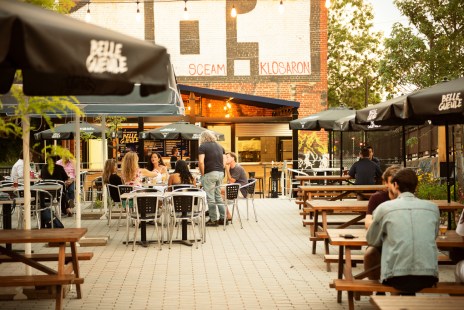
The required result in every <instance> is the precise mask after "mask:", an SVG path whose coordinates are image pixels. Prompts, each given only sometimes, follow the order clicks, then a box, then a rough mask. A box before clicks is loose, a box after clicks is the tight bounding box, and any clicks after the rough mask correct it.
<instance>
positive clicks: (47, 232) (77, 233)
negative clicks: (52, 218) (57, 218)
mask: <svg viewBox="0 0 464 310" xmlns="http://www.w3.org/2000/svg"><path fill="white" fill-rule="evenodd" d="M86 232H87V228H63V229H60V230H59V232H58V231H57V230H54V229H39V230H30V229H17V230H0V244H3V243H4V244H14V243H49V242H51V243H56V244H57V245H58V253H57V254H38V253H34V254H19V253H17V252H14V251H12V250H10V249H7V248H6V247H4V246H0V255H1V259H2V261H1V262H8V263H12V262H19V263H24V264H26V265H28V266H31V267H33V268H34V269H36V270H38V271H41V272H43V273H44V274H39V275H30V274H28V275H2V276H0V287H23V286H25V287H27V286H49V287H54V288H55V291H54V297H55V301H56V303H55V309H57V310H59V309H62V308H63V295H64V291H63V286H64V285H69V284H75V285H76V292H77V298H79V299H80V298H82V292H81V286H80V285H81V284H82V283H84V279H83V278H81V277H80V271H79V255H78V253H77V246H76V243H77V242H78V241H79V240H80V239H81V238H82V237H83V236H84V235H85V233H86ZM68 242H69V244H70V247H71V253H69V254H66V243H68ZM92 256H93V255H92V254H91V253H90V254H89V253H86V254H85V253H83V254H82V255H81V256H80V258H83V259H87V258H88V259H91V257H92ZM40 261H57V270H55V269H53V268H51V267H49V266H46V265H43V264H41V263H40Z"/></svg>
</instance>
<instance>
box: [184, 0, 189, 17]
mask: <svg viewBox="0 0 464 310" xmlns="http://www.w3.org/2000/svg"><path fill="white" fill-rule="evenodd" d="M184 2H185V6H184V20H189V13H188V10H187V0H184Z"/></svg>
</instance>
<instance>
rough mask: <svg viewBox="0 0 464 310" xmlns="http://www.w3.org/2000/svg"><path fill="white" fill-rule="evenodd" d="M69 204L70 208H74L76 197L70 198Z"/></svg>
mask: <svg viewBox="0 0 464 310" xmlns="http://www.w3.org/2000/svg"><path fill="white" fill-rule="evenodd" d="M68 206H69V208H70V209H74V199H69V200H68Z"/></svg>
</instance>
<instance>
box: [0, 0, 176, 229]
mask: <svg viewBox="0 0 464 310" xmlns="http://www.w3.org/2000/svg"><path fill="white" fill-rule="evenodd" d="M0 46H1V48H0V93H2V94H5V93H7V92H8V91H9V90H10V88H11V86H12V84H13V81H14V77H15V73H16V70H21V71H22V78H23V81H22V82H23V92H24V94H26V95H28V96H69V95H125V94H129V93H130V92H131V91H132V90H133V88H134V84H135V83H140V84H141V94H142V95H148V94H150V93H157V92H159V91H162V90H164V89H166V87H167V85H168V77H169V72H168V70H169V67H170V63H169V56H168V54H167V52H166V49H165V48H164V47H160V46H156V45H154V44H151V43H149V42H145V41H142V40H138V39H136V38H133V37H130V36H127V35H123V34H120V33H118V32H115V31H111V30H108V29H105V28H102V27H98V26H95V25H92V24H88V23H85V22H82V21H79V20H76V19H74V18H72V17H69V16H64V15H61V14H58V13H55V12H52V11H49V10H45V9H42V8H40V7H38V6H34V5H30V4H27V3H24V2H20V1H13V0H2V1H0ZM23 124H25V125H24V126H23V152H24V154H29V150H28V148H29V133H28V129H29V128H28V125H27V124H28V122H27V121H26V122H23ZM78 152H79V154H77V153H78ZM79 155H80V149H79V144H77V145H76V157H78V158H79ZM28 160H29V156H27V155H25V162H24V166H25V170H24V184H25V192H29V173H28V171H29V168H28V167H29V162H28ZM79 170H80V166H79V165H77V169H76V174H78V173H79ZM76 182H79V178H78V179H77V180H76ZM78 185H79V183H77V184H76V195H79V190H80V189H79V186H78ZM29 199H30V196H29V195H26V196H25V203H24V205H25V211H24V212H25V214H28V213H29V207H30V201H29ZM76 209H77V215H78V216H77V217H76V219H77V226H78V227H80V201H79V199H78V200H77V203H76ZM26 227H27V228H30V227H28V224H27V223H26Z"/></svg>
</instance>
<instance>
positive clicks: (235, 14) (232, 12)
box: [230, 5, 237, 18]
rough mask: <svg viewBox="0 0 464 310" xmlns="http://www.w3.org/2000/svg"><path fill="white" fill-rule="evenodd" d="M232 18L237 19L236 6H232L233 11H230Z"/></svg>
mask: <svg viewBox="0 0 464 310" xmlns="http://www.w3.org/2000/svg"><path fill="white" fill-rule="evenodd" d="M230 16H232V17H234V18H235V17H237V10H236V9H235V5H232V10H231V11H230Z"/></svg>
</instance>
